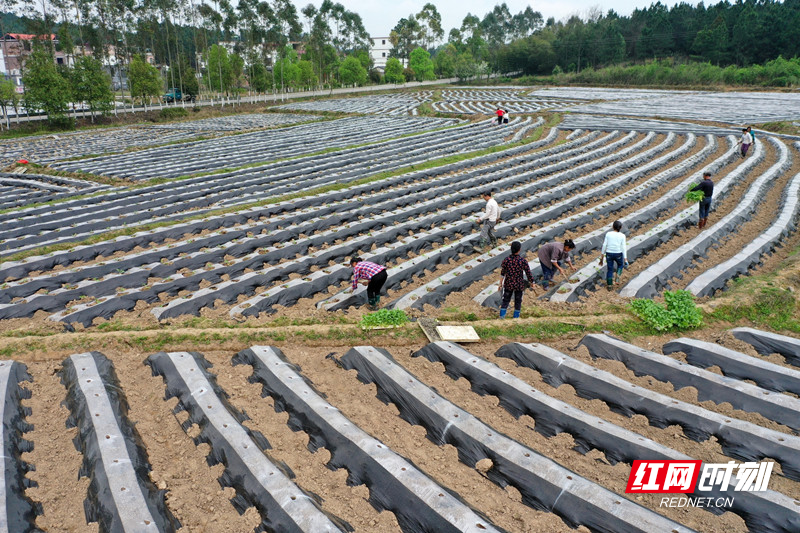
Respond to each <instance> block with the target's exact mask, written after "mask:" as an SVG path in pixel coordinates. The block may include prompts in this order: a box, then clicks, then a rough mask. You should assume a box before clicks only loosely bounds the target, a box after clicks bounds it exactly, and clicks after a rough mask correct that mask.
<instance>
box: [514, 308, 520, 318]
mask: <svg viewBox="0 0 800 533" xmlns="http://www.w3.org/2000/svg"><path fill="white" fill-rule="evenodd" d="M514 318H519V309H514Z"/></svg>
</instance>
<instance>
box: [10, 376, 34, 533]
mask: <svg viewBox="0 0 800 533" xmlns="http://www.w3.org/2000/svg"><path fill="white" fill-rule="evenodd" d="M0 379H2V380H3V381H4V382H5V383H4V384H3V388H4V390H5V395H4V397H3V398H2V399H1V400H2V402H3V458H2V460H3V462H4V472H5V479H4V480H3V482H4V483H5V491H4V492H5V502H4V503H5V505H4V507H5V512H6V516H5V517H4V518H5V521H6V523H7V527H8V529H7V531H9V532H12V533H17V532H18V533H33V532H37V533H38V532H39V531H41V530H40V529H39V528H37V527H36V525H35V521H36V517H37V516H39V515H41V514H42V506H41V504H39V503H38V502H37V503H34V502H33V501H31V499H30V498H28V497H27V496H26V495H25V490H26V489H28V488H31V487H35V486H36V482H35V481H33V480H30V479H28V478H27V477H25V475H26V474H27V473H28V472H31V471H33V470H35V468H34V466H33V465H32V464H29V463H27V462H25V461H23V460H22V454H23V453H27V452H30V451H32V450H33V444H32V443H31V442H30V441H28V440H26V439H25V438H23V435H25V433H27V432H29V431H31V430H32V429H33V426H31V425H30V424H28V423H27V422H26V421H25V418H26V417H27V416H29V415H30V414H31V410H30V408H29V407H24V406H23V405H22V403H21V401H22V400H26V399H29V398H30V397H31V393H30V391H29V390H28V389H26V388H23V387H22V386H21V385H20V383H21V382H23V381H31V376H30V375H29V374H28V371H27V368H26V367H25V365H23V364H21V363H17V362H14V361H8V360H6V361H2V362H0Z"/></svg>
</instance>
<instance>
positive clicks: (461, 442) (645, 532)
mask: <svg viewBox="0 0 800 533" xmlns="http://www.w3.org/2000/svg"><path fill="white" fill-rule="evenodd" d="M363 350H372V351H373V352H377V353H378V354H379V357H381V358H384V360H385V361H388V362H390V363H391V364H393V365H397V363H396V361H395V360H394V358H393V357H392V356H391V354H389V353H388V352H387V351H386V350H382V349H378V348H372V347H357V348H353V349H351V350H350V351H348V352H347V353H346V354H345V355H344V356H343V357H342V360H341V362H342V364H343V366H344V368H345V369H348V370H349V369H356V370H357V371H358V377H359V380H361V381H362V382H364V383H374V384H375V385H376V386H377V389H378V392H377V397H378V399H380V400H381V401H383V402H385V403H393V404H394V405H395V406H396V407H397V409H398V410H399V411H400V417H401V418H403V419H404V420H406V421H407V422H409V423H410V424H413V425H419V426H422V427H423V428H425V429H426V430H427V436H428V438H429V439H430V440H431V441H432V442H433V443H435V444H437V445H443V444H451V445H452V446H454V447H455V448H456V449H457V450H458V457H459V460H460V461H461V462H463V463H464V464H466V465H469V466H471V467H474V465H475V464H476V463H477V462H478V461H480V460H482V459H485V458H489V459H491V461H492V463H493V466H492V468H491V469H490V470H489V471H488V472H487V476H488V478H489V479H490V480H491V481H492V482H494V483H497V484H498V485H499V486H501V487H506V486H507V485H511V486H513V487H514V488H516V489H517V490H519V491H520V494H521V496H522V501H523V503H524V504H526V505H528V506H530V507H532V508H534V509H537V510H541V511H549V512H552V513H555V514H557V515H558V516H560V517H561V518H562V519H563V520H564V521H565V522H566V523H567V524H569V525H570V526H571V527H578V526H581V525H583V526H585V527H588V528H589V529H590V530H592V531H598V532H604V533H624V532H637V533H653V531H655V530H654V529H652V528H653V527H658V528H668V529H665V531H676V532H680V531H684V532H685V531H691V530H690V529H688V528H686V527H684V526H681V525H680V524H678V523H676V522H674V521H671V520H668V519H666V518H664V517H662V516H660V515H658V514H657V513H654V512H652V511H650V510H649V509H646V508H644V507H641V506H639V505H638V504H635V503H633V502H630V501H628V500H625V499H624V498H622V499H620V498H618V497H616V496H612V495H611V493H610V492H608V491H606V490H604V489H602V488H601V487H599V486H597V485H595V484H594V483H591V482H589V481H587V480H586V479H584V478H582V477H581V476H579V475H578V474H575V473H573V472H571V471H569V470H567V469H565V468H563V467H561V466H560V465H557V464H555V463H554V462H552V461H550V460H549V459H545V458H540V459H539V460H540V461H541V463H542V464H547V465H548V466H547V467H546V470H547V474H546V475H541V474H540V473H539V472H532V471H531V470H530V469H528V468H526V467H525V466H523V465H522V464H520V461H521V460H519V459H518V458H517V454H516V452H512V451H511V450H508V449H507V447H508V445H509V444H511V443H509V442H508V438H507V437H505V436H504V435H502V434H501V433H499V432H496V431H495V430H493V429H491V428H489V427H488V426H487V427H486V428H485V429H487V430H490V433H489V437H488V438H489V439H501V440H502V442H503V443H501V444H498V445H497V446H498V448H497V449H495V448H493V447H491V445H489V444H486V443H485V442H483V441H481V440H478V439H476V438H474V437H473V436H472V435H471V434H470V433H468V432H467V431H465V430H462V429H461V428H460V427H459V424H462V423H467V421H466V420H462V419H461V418H459V419H458V420H459V421H460V422H459V423H458V424H453V423H452V422H449V421H448V420H447V419H446V418H445V417H442V416H440V414H439V413H438V412H437V411H436V410H435V408H432V407H430V406H429V404H428V402H427V401H425V400H423V399H421V398H418V397H417V396H415V395H414V394H413V393H410V392H407V391H406V390H404V388H403V386H404V385H405V386H409V385H407V384H405V382H406V381H410V382H411V381H416V380H414V378H413V376H412V375H411V374H410V373H408V372H407V371H406V370H402V375H401V376H400V377H398V375H399V374H393V376H392V377H390V376H389V375H388V374H386V373H384V372H383V371H382V370H380V369H378V368H376V367H374V366H373V364H372V363H371V362H370V361H368V360H367V359H366V358H365V356H364V354H363V353H362V351H363ZM397 366H398V367H400V365H397ZM400 368H402V367H400ZM395 378H397V379H400V378H402V382H403V384H398V383H399V382H398V381H395ZM428 393H431V391H430V389H428V391H427V392H426V394H428ZM453 408H454V406H451V409H453ZM456 411H457V412H460V409H457V410H456ZM464 418H465V419H468V418H471V417H470V416H469V415H468V413H465V416H464ZM492 435H494V436H492ZM519 448H520V451H522V450H528V449H527V448H524V447H522V446H521V445H520V446H519ZM527 454H528V455H526V457H529V456H531V457H532V456H534V455H537V456H538V454H535V453H534V452H530V451H528V452H527ZM519 455H522V454H521V453H520V454H519ZM529 460H534V459H524V460H522V461H529ZM556 471H557V473H554V472H556ZM550 476H555V477H556V478H558V481H556V480H555V479H550ZM590 487H591V488H590ZM598 495H599V496H598ZM595 497H597V499H595ZM609 498H611V499H609ZM611 500H614V503H612V502H611ZM606 504H608V505H607V506H606ZM656 523H658V525H656Z"/></svg>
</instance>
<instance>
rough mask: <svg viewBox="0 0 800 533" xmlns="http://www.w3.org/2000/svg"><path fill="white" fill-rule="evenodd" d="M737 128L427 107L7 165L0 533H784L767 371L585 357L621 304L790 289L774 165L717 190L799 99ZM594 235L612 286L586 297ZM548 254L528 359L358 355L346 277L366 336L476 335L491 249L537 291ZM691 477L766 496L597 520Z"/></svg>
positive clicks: (658, 351)
mask: <svg viewBox="0 0 800 533" xmlns="http://www.w3.org/2000/svg"><path fill="white" fill-rule="evenodd" d="M731 94H733V96H731ZM735 97H736V94H735V93H725V95H721V94H716V93H706V92H699V91H638V90H630V91H625V90H614V91H613V92H612V91H608V90H603V89H592V88H562V89H535V88H533V89H520V88H504V87H476V88H471V87H470V88H467V87H454V88H444V89H441V90H434V91H432V90H428V91H420V92H418V93H398V94H388V95H373V96H364V97H358V98H346V99H327V100H319V101H310V102H295V103H291V104H286V105H283V106H281V107H280V110H279V112H274V113H273V112H270V113H264V114H253V115H239V116H237V115H232V116H229V117H223V118H216V119H208V120H201V121H190V122H182V123H175V124H174V125H159V126H152V127H149V128H148V129H147V132H148V133H147V135H146V136H145V137H144V138H143V136H142V135H135V134H133V133H132V132H131V131H130V130H133V129H136V128H130V127H129V128H119V129H118V131H116V132H115V131H114V130H109V131H96V132H92V133H91V134H76V135H70V136H66V137H67V138H68V139H69V141H68V142H69V143H72V144H66V145H62V144H61V143H60V142H59V140H60V139H54V138H47V137H42V138H38V139H36V140H35V142H34V143H32V144H31V145H30V146H31V148H30V151H29V152H26V153H25V154H24V155H25V156H26V157H27V158H28V159H29V160H30V161H31V163H34V164H38V166H36V167H32V166H30V165H29V166H21V165H12V166H9V167H8V168H6V169H5V172H3V173H1V174H0V190H2V191H3V195H2V202H1V203H0V352H2V353H3V354H4V355H5V356H6V359H7V361H3V362H2V363H0V382H2V385H1V386H0V388H2V389H3V390H5V391H6V393H5V395H4V404H3V405H4V407H3V408H4V410H5V411H4V413H5V415H4V420H6V421H7V423H6V424H4V436H3V441H4V446H5V448H4V449H5V456H6V457H7V458H13V460H12V459H7V460H6V472H7V474H6V508H7V509H10V511H9V514H8V520H12V519H13V520H15V521H16V522H11V521H9V524H12V523H14V524H16V525H15V526H13V527H12V526H11V525H10V526H9V528H10V529H9V530H11V531H34V530H36V528H38V529H40V530H44V531H111V530H115V528H119V527H126V529H127V528H133V529H132V530H136V531H173V530H177V529H178V528H180V527H182V528H183V530H185V531H209V532H212V531H213V532H217V531H219V532H222V531H242V532H244V531H251V530H254V529H255V528H257V527H261V528H262V529H265V530H267V531H271V530H272V531H349V530H354V531H356V532H373V531H375V532H377V531H380V532H384V531H387V532H388V531H510V532H512V531H513V532H516V531H520V532H522V531H533V530H541V531H572V530H573V529H572V528H578V530H579V531H583V530H589V531H643V532H644V531H648V532H650V531H690V530H696V531H704V532H716V531H720V532H721V531H726V532H727V531H741V532H744V531H753V532H756V531H786V532H792V531H798V530H800V463H798V457H800V440H798V435H797V431H798V430H799V429H800V425H798V423H797V420H800V417H798V414H800V401H798V397H800V396H799V395H800V373H798V372H800V370H798V369H797V368H796V367H797V366H800V359H798V356H800V351H796V350H797V347H796V346H794V345H793V343H792V340H791V339H790V338H789V339H784V338H780V339H778V340H775V339H774V338H772V337H769V338H768V339H766V340H765V338H764V336H763V335H764V334H763V333H753V332H751V331H750V330H741V331H740V330H733V331H731V328H732V327H733V326H735V325H737V324H731V325H725V326H712V327H709V328H704V329H701V330H698V331H689V332H684V333H683V335H685V337H686V338H682V339H678V337H681V335H682V334H680V333H670V334H664V335H657V336H656V335H646V336H631V338H629V339H627V340H619V339H617V338H616V336H611V335H610V334H605V333H603V331H604V326H603V324H605V323H609V324H611V323H613V322H614V320H615V317H617V319H619V317H620V316H624V313H625V311H624V309H625V305H626V304H627V302H629V301H630V299H631V298H659V297H660V295H661V294H662V293H663V291H665V290H675V289H686V290H689V291H690V292H692V293H693V294H695V295H696V296H698V297H699V298H701V299H702V300H701V301H702V302H703V303H704V305H707V306H709V308H713V306H714V302H715V299H716V298H720V297H724V296H725V294H726V292H725V290H726V288H729V287H731V285H732V284H733V283H734V282H733V280H734V278H737V277H740V276H744V277H747V276H748V275H751V274H753V273H756V274H761V273H766V272H770V271H772V270H774V269H775V268H776V267H777V265H778V264H779V263H784V264H785V263H786V262H787V261H790V262H791V261H792V252H793V250H794V249H796V247H797V246H798V245H800V237H799V236H798V234H797V231H796V225H797V220H798V209H800V206H799V205H798V193H799V192H800V191H799V190H798V189H800V138H796V137H792V136H786V135H775V134H771V133H769V132H767V131H764V130H760V129H758V128H757V127H756V144H755V147H754V148H753V149H752V150H751V152H750V153H749V154H748V156H747V157H746V158H742V157H740V155H739V153H738V147H737V141H738V137H739V134H738V133H737V132H740V131H741V126H740V124H748V123H750V122H752V123H754V124H758V123H761V122H769V121H780V120H786V121H791V120H797V118H798V117H797V116H795V115H792V112H793V111H792V110H796V109H798V106H797V105H796V95H793V94H783V93H764V94H762V93H747V96H746V98H748V99H753V102H754V103H753V105H748V106H741V107H737V106H732V105H731V103H730V102H731V98H735ZM687 99H689V100H687ZM684 101H687V102H688V101H691V102H692V103H691V105H688V109H689V110H690V111H687V112H686V113H684V114H681V105H682V104H681V102H684ZM748 101H749V100H748ZM756 104H758V105H756ZM421 106H426V107H421ZM497 106H503V107H505V108H507V109H508V110H509V111H510V112H511V121H510V123H509V124H506V125H502V126H498V125H496V124H495V122H494V120H493V118H492V116H491V115H492V114H493V112H494V110H495V109H496V108H497ZM421 109H425V111H424V112H420V110H421ZM431 110H432V112H431ZM295 111H302V112H305V113H315V112H320V113H321V112H327V113H330V112H335V113H348V114H349V115H348V116H342V115H339V117H341V118H336V117H334V116H331V117H326V119H325V120H320V116H317V115H313V114H311V115H309V114H295V113H294V112H295ZM751 111H752V112H751ZM756 111H757V112H756ZM432 114H433V115H435V116H431V115H432ZM81 135H84V136H85V138H84V139H83V140H81V141H79V142H75V141H73V138H76V139H77V138H79V137H81ZM115 135H116V137H115ZM208 137H210V138H208ZM112 138H115V139H116V141H117V144H116V145H115V146H113V147H112V145H111V144H110V141H111V139H112ZM19 146H23V145H22V144H20V145H19ZM19 146H17V147H4V148H0V156H2V157H8V158H11V159H16V158H18V157H22V155H19V154H21V152H19V149H20V148H19ZM14 150H17V151H14ZM106 152H108V153H106ZM77 156H81V157H80V158H77V159H76V157H77ZM21 169H23V170H24V172H22V173H20V170H21ZM704 171H709V172H711V173H712V176H713V177H714V182H715V192H714V203H713V205H712V211H711V215H710V217H709V223H708V226H706V228H705V229H704V230H703V231H699V230H698V229H697V206H696V205H694V204H688V203H686V201H685V200H684V194H685V193H686V191H687V190H688V189H689V188H690V186H691V185H692V184H694V183H697V182H699V181H700V179H701V176H702V173H703V172H704ZM486 190H492V191H493V193H494V197H495V198H496V199H497V200H498V202H499V203H500V205H501V206H502V221H501V222H500V223H498V225H497V227H496V233H497V235H498V238H499V240H500V245H499V246H498V247H497V248H495V249H493V250H489V251H487V252H485V253H483V252H477V251H476V250H475V249H474V247H475V245H476V244H477V243H478V233H479V227H478V225H477V224H475V218H476V217H477V216H478V215H479V214H480V213H481V212H482V211H483V207H484V204H485V201H484V200H483V199H482V198H481V194H482V193H483V192H484V191H486ZM616 219H621V220H623V222H624V231H625V233H626V234H627V235H628V257H629V260H630V263H631V264H630V267H629V268H627V269H626V270H625V272H624V274H623V277H622V280H621V282H620V284H619V285H618V286H616V287H614V290H613V291H607V290H605V288H604V287H603V286H604V274H605V268H603V269H600V267H599V266H598V264H597V259H598V258H599V256H600V246H601V244H602V241H603V236H604V234H605V233H606V232H607V231H609V230H610V226H611V223H612V222H613V221H614V220H616ZM567 238H569V239H573V240H574V242H575V244H576V249H575V251H574V252H573V258H574V263H575V267H576V271H575V272H574V273H571V275H570V276H569V278H568V279H563V280H558V282H557V283H556V284H555V286H554V287H552V288H551V289H550V290H549V291H542V290H541V289H540V290H539V293H538V294H537V295H536V296H534V295H533V294H532V293H530V291H529V292H527V293H526V297H525V302H524V312H523V319H522V320H521V321H519V322H521V323H523V324H528V325H535V324H537V323H539V322H541V321H543V320H547V319H548V317H555V319H554V320H555V321H556V322H558V321H559V320H561V321H565V322H566V323H567V324H573V325H575V324H577V327H574V328H573V329H572V330H570V331H565V332H564V333H562V334H545V335H546V338H545V340H542V344H536V343H537V342H540V340H541V339H540V338H539V337H537V336H536V335H533V334H526V333H524V332H521V333H520V332H517V333H514V332H513V330H506V331H507V332H508V335H509V336H510V337H511V339H504V338H502V337H499V338H498V337H490V338H489V339H488V340H485V341H482V342H481V343H478V344H465V345H462V346H458V345H451V344H446V343H444V344H427V343H425V342H424V341H423V339H422V338H421V336H420V334H419V333H418V332H417V330H416V328H415V326H414V325H413V324H412V325H409V326H405V327H403V328H399V329H397V330H396V331H394V332H391V331H390V332H380V333H370V332H366V333H365V332H363V331H361V330H360V329H359V328H358V326H357V323H358V319H359V318H360V317H361V315H362V314H363V313H364V312H365V310H366V306H365V304H366V296H365V293H364V288H363V287H359V289H357V290H356V291H355V292H349V291H346V289H348V288H349V286H350V282H349V280H350V277H351V273H352V269H351V268H350V267H349V265H348V264H347V261H348V260H349V258H350V257H352V256H355V255H360V256H362V257H364V258H365V259H367V260H371V261H375V262H378V263H380V264H384V265H386V266H387V269H388V275H389V276H388V281H387V283H386V285H385V286H384V291H385V295H384V296H383V300H382V304H383V305H384V307H387V308H390V309H402V310H404V311H405V312H406V313H407V314H408V315H409V316H410V317H412V318H420V317H431V318H438V319H440V320H442V321H447V320H453V319H455V320H464V318H465V317H469V318H468V320H471V321H474V322H475V324H476V325H481V326H483V327H485V328H492V327H500V326H503V325H504V323H503V322H501V321H497V320H493V319H494V318H495V317H496V315H497V308H498V307H499V294H498V293H497V289H496V287H497V282H498V279H499V268H500V263H501V261H502V259H503V258H504V257H505V256H506V255H507V254H508V250H509V245H510V243H511V242H512V241H514V240H516V241H519V242H521V244H522V250H523V253H526V254H527V258H528V260H529V261H530V263H531V267H532V270H533V271H534V274H536V275H540V274H541V269H540V267H539V264H538V261H537V260H536V255H535V254H536V250H537V249H538V247H539V246H541V245H543V244H545V243H546V242H549V241H551V240H553V239H556V240H563V239H567ZM780 279H781V280H784V281H782V282H781V283H788V284H789V285H788V286H789V287H790V288H792V286H793V285H795V286H794V287H793V289H795V290H796V289H797V287H796V283H795V282H793V281H792V279H794V278H792V276H791V275H789V274H787V275H785V276H783V277H782V278H780ZM792 298H794V296H792ZM623 320H624V318H623ZM509 322H511V321H510V320H509V321H506V322H505V325H507V324H508V323H509ZM744 325H746V324H744ZM487 331H488V329H487ZM612 331H613V328H612ZM689 339H694V340H689ZM511 340H517V341H520V343H513V342H511ZM528 343H533V344H528ZM462 378H463V379H462ZM637 386H638V387H639V388H638V389H636V388H635V387H637ZM632 387H634V388H632ZM632 391H633V392H632ZM643 398H644V399H646V401H645V400H643ZM73 439H74V444H73ZM690 458H691V459H699V460H702V461H704V462H710V463H726V462H728V461H729V460H735V461H737V462H746V461H763V460H769V461H775V467H774V471H773V474H772V478H771V481H770V484H769V489H770V490H769V491H766V492H748V493H739V492H731V491H728V492H726V493H725V494H722V495H723V496H730V497H733V498H734V500H735V503H734V504H733V505H732V506H731V508H730V509H729V510H728V512H725V513H723V514H720V515H715V514H712V513H711V512H709V511H707V510H704V509H700V508H681V509H678V508H667V507H660V505H659V497H660V496H661V495H659V494H641V495H631V494H625V487H626V484H627V482H628V474H629V473H630V470H631V463H632V461H633V460H636V459H675V460H687V459H690ZM723 492H724V491H723ZM84 509H85V512H84Z"/></svg>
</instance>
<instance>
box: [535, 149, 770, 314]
mask: <svg viewBox="0 0 800 533" xmlns="http://www.w3.org/2000/svg"><path fill="white" fill-rule="evenodd" d="M728 141H729V148H728V150H727V152H726V153H725V154H724V155H723V156H722V157H721V158H720V159H719V160H718V161H717V162H715V164H713V165H710V166H707V167H704V168H702V169H700V170H699V171H697V172H695V173H693V174H692V175H690V176H689V177H688V178H686V179H684V180H683V181H682V182H680V183H678V184H676V185H675V187H673V188H672V189H670V190H669V191H667V192H666V193H665V194H664V195H663V196H662V197H660V198H658V199H657V200H656V201H654V202H652V203H650V204H648V205H646V206H643V207H642V208H640V209H638V210H636V211H635V212H633V213H631V214H629V215H627V216H626V217H625V218H624V219H623V220H624V224H625V227H626V230H627V231H635V230H636V229H638V228H639V227H641V226H642V225H643V224H645V223H646V222H649V221H651V220H654V219H655V218H656V216H658V215H660V214H661V213H663V212H665V211H666V210H668V209H672V208H673V207H675V206H676V205H678V204H679V202H680V201H681V200H682V198H683V195H684V192H685V191H686V190H687V188H688V187H689V185H691V184H692V183H698V182H699V181H700V179H702V174H703V172H704V171H709V172H712V173H713V172H714V170H715V169H717V168H720V167H721V166H722V165H724V164H725V163H728V162H730V161H731V160H735V158H736V157H738V156H737V155H736V146H735V145H734V143H733V140H732V139H730V138H729V139H728ZM763 158H764V151H763V148H761V147H760V145H759V146H757V147H756V150H755V152H754V153H753V156H752V157H751V158H750V159H748V160H746V161H745V162H744V163H742V164H741V165H739V166H738V167H736V168H735V169H734V170H733V171H732V172H730V173H728V174H727V175H726V176H725V177H724V178H723V179H721V180H720V181H718V182H717V183H716V184H715V187H714V193H715V194H714V196H715V201H717V202H719V201H720V200H721V199H723V198H725V197H726V196H727V195H728V194H730V189H731V188H732V186H733V185H734V184H735V183H737V182H738V181H741V180H742V179H744V177H745V176H746V175H747V173H748V172H750V171H751V170H752V169H753V168H755V167H756V166H758V164H759V163H760V162H761V161H762V160H763ZM696 216H697V208H696V207H689V208H686V209H683V210H681V211H680V212H678V213H677V214H675V215H673V216H671V217H669V218H668V219H666V220H663V221H661V222H659V223H658V224H657V225H655V226H654V227H652V228H651V229H649V230H647V231H645V232H643V233H641V234H639V235H635V236H633V237H631V238H629V239H628V260H629V261H634V260H639V258H640V257H642V256H643V255H644V254H646V253H647V252H649V251H651V250H653V249H655V248H657V247H658V246H660V245H662V244H663V243H665V242H668V241H669V239H670V238H671V237H672V236H674V235H675V234H677V233H678V231H680V230H682V229H684V228H686V227H689V226H691V225H693V224H694V223H695V220H696ZM607 231H608V227H607V225H606V226H604V227H602V228H599V229H597V230H595V231H594V232H592V233H589V234H586V235H583V236H581V237H579V238H578V239H576V240H575V244H576V246H581V249H582V251H583V250H585V251H587V252H588V251H591V250H597V249H598V248H599V247H600V246H601V244H602V242H603V238H604V235H605V233H606V232H607ZM579 243H580V244H579ZM602 275H603V269H602V268H600V267H599V266H598V265H597V264H596V263H595V262H594V261H591V262H589V263H588V264H587V265H585V266H584V267H582V268H580V269H579V270H578V271H577V272H575V273H572V274H571V275H570V279H569V280H568V281H566V282H565V283H563V284H562V285H561V287H560V289H559V291H558V292H557V293H555V294H553V295H552V296H551V297H550V299H551V300H552V301H576V300H577V299H578V298H579V297H580V296H581V295H583V294H586V291H587V290H590V289H591V288H592V287H593V286H594V285H595V284H596V283H597V282H598V281H599V280H600V279H601V277H602Z"/></svg>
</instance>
